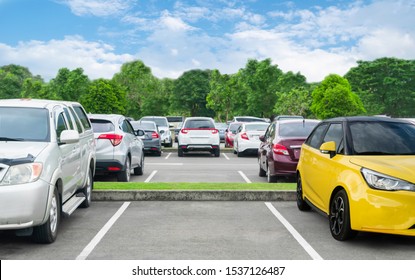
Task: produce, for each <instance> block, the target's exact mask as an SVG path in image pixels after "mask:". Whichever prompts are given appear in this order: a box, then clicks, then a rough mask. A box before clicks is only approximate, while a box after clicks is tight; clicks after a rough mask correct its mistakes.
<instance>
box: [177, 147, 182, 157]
mask: <svg viewBox="0 0 415 280" xmlns="http://www.w3.org/2000/svg"><path fill="white" fill-rule="evenodd" d="M177 155H178V156H179V157H182V156H183V149H182V148H178V149H177Z"/></svg>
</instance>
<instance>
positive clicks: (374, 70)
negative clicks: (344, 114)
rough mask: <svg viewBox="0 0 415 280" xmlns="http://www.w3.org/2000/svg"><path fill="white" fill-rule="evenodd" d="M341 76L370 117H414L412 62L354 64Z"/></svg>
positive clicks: (386, 60)
mask: <svg viewBox="0 0 415 280" xmlns="http://www.w3.org/2000/svg"><path fill="white" fill-rule="evenodd" d="M357 64H358V66H357V67H354V68H351V69H350V70H349V71H348V72H347V74H346V75H345V77H346V78H347V79H348V80H349V82H350V84H351V86H352V89H353V91H354V92H356V93H357V94H358V95H359V96H360V98H361V99H362V102H363V104H364V106H365V108H366V109H367V111H368V114H370V115H379V114H386V115H390V116H393V117H413V116H415V106H414V102H415V79H414V77H415V60H403V59H397V58H380V59H377V60H375V61H358V62H357Z"/></svg>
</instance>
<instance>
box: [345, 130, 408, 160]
mask: <svg viewBox="0 0 415 280" xmlns="http://www.w3.org/2000/svg"><path fill="white" fill-rule="evenodd" d="M349 127H350V133H351V136H352V143H353V149H354V154H357V155H415V125H412V124H407V123H395V122H353V123H351V124H350V126H349Z"/></svg>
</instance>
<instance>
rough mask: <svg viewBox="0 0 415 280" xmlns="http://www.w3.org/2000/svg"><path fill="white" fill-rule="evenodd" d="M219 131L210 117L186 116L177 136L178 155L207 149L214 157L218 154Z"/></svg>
mask: <svg viewBox="0 0 415 280" xmlns="http://www.w3.org/2000/svg"><path fill="white" fill-rule="evenodd" d="M219 145H220V138H219V131H218V130H217V129H216V127H215V122H214V121H213V119H212V118H206V117H190V118H187V119H186V120H185V121H184V123H183V126H182V129H181V130H180V132H179V136H178V149H177V151H178V156H179V157H182V156H183V155H184V153H187V152H192V151H209V152H210V153H212V154H214V155H215V156H216V157H219V156H220V146H219Z"/></svg>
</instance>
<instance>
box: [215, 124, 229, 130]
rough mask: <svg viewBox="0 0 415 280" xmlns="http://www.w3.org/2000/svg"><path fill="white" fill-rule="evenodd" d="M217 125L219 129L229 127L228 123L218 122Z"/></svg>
mask: <svg viewBox="0 0 415 280" xmlns="http://www.w3.org/2000/svg"><path fill="white" fill-rule="evenodd" d="M215 126H216V128H217V129H226V128H227V127H228V126H227V125H226V123H216V124H215Z"/></svg>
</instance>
